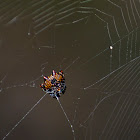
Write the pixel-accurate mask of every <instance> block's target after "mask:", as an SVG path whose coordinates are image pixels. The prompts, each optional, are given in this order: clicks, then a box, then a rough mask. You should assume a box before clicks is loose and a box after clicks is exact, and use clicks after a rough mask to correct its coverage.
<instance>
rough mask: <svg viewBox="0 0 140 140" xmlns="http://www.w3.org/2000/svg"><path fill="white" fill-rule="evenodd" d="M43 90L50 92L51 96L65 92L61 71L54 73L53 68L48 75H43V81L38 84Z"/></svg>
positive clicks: (58, 95)
mask: <svg viewBox="0 0 140 140" xmlns="http://www.w3.org/2000/svg"><path fill="white" fill-rule="evenodd" d="M40 87H41V88H42V90H43V91H44V92H47V93H48V94H50V96H51V97H53V98H58V97H60V96H61V94H64V93H65V90H66V84H65V78H64V73H63V71H62V70H61V71H59V72H58V73H56V72H55V71H54V70H53V71H52V74H51V75H50V76H48V77H46V76H44V82H43V83H42V84H40Z"/></svg>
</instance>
